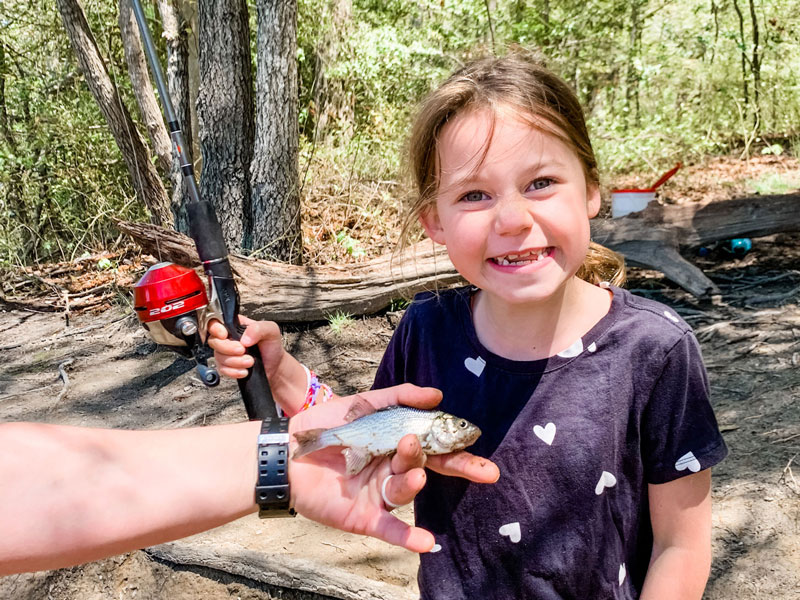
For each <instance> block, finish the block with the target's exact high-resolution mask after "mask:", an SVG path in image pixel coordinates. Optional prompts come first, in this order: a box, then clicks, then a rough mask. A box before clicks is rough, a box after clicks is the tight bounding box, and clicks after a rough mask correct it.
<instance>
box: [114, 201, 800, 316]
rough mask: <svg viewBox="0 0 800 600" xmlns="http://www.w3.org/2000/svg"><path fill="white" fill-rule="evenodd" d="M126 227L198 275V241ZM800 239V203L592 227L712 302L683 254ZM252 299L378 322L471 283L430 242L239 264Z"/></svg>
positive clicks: (744, 204)
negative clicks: (386, 312) (378, 315)
mask: <svg viewBox="0 0 800 600" xmlns="http://www.w3.org/2000/svg"><path fill="white" fill-rule="evenodd" d="M119 227H120V229H121V230H122V231H124V232H125V233H127V234H128V235H130V236H131V237H132V238H133V239H134V240H135V241H136V242H138V243H139V244H140V245H141V246H142V248H143V249H144V250H145V251H147V252H150V253H155V252H159V253H160V255H161V256H162V258H163V260H171V261H173V262H177V263H179V264H183V265H186V266H195V265H197V264H198V262H199V260H198V258H197V253H196V251H195V249H194V244H193V243H192V241H191V239H189V238H188V237H186V236H181V235H180V234H178V233H175V232H172V231H167V230H163V229H159V228H156V227H152V226H147V225H142V224H139V223H129V222H121V223H119ZM783 231H800V195H797V194H786V195H782V196H761V197H757V198H739V199H736V200H729V201H726V202H711V203H706V204H692V205H684V206H663V207H662V206H659V205H657V204H653V205H652V206H649V207H648V208H646V209H645V210H644V211H642V212H639V213H633V214H631V215H628V216H626V217H623V218H621V219H596V220H594V221H592V239H593V240H595V241H596V242H598V243H600V244H603V245H605V246H607V247H609V248H611V249H612V250H616V251H618V252H620V253H622V254H623V255H624V256H625V258H626V259H627V260H628V261H630V262H631V263H635V264H637V265H640V266H645V267H648V268H654V269H657V270H659V271H662V272H663V273H664V274H665V275H666V276H667V277H668V278H669V279H671V280H672V281H675V282H676V283H678V284H679V285H681V286H682V287H684V288H685V289H687V290H688V291H690V292H691V293H693V294H695V295H697V296H702V295H705V294H708V293H709V292H714V291H715V289H716V287H715V286H714V283H713V282H711V280H709V279H708V278H707V277H706V276H705V275H704V274H703V273H702V271H700V269H698V268H697V267H696V266H694V265H692V264H691V263H689V262H688V261H687V260H685V259H684V258H683V257H681V255H680V254H679V253H678V247H679V245H680V246H684V247H688V246H695V245H699V244H705V243H709V242H713V241H718V240H723V239H729V238H733V237H742V236H752V237H758V236H763V235H769V234H772V233H779V232H783ZM231 265H232V266H233V269H234V271H235V273H236V277H237V284H238V286H239V291H240V293H241V296H242V306H243V312H244V313H245V314H247V315H248V316H251V317H253V318H258V319H271V320H276V321H284V322H288V321H314V320H319V319H324V318H326V317H327V316H328V315H331V314H334V313H336V312H337V311H341V312H345V313H350V314H370V313H373V312H376V311H378V310H381V309H383V308H385V307H386V306H388V304H389V303H390V302H391V300H393V299H396V298H400V297H406V298H408V297H411V296H413V295H414V294H415V293H417V292H420V291H422V290H425V289H434V288H436V287H437V286H439V287H445V286H449V285H452V284H455V283H459V282H462V281H463V280H462V279H461V276H460V275H459V274H458V273H457V272H456V270H455V268H454V267H453V265H452V263H451V262H450V259H449V258H448V256H447V251H446V250H445V248H444V247H443V246H436V247H434V246H433V244H432V242H431V241H430V240H423V241H422V242H419V243H418V244H416V245H414V246H412V247H411V248H409V249H408V251H407V252H406V253H405V254H403V255H401V256H392V255H383V256H379V257H377V258H374V259H372V260H369V261H366V262H363V263H358V264H348V265H326V266H322V267H299V266H294V265H285V264H281V263H277V262H270V261H265V260H255V259H247V258H244V257H241V256H235V255H234V256H231Z"/></svg>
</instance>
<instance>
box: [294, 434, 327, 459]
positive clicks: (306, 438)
mask: <svg viewBox="0 0 800 600" xmlns="http://www.w3.org/2000/svg"><path fill="white" fill-rule="evenodd" d="M324 432H325V429H307V430H305V431H296V432H295V433H294V439H296V440H297V448H295V450H294V453H293V454H292V458H299V457H301V456H305V455H306V454H311V453H312V452H316V451H317V450H319V449H321V448H322V445H321V444H320V441H319V436H321V435H322V434H323V433H324Z"/></svg>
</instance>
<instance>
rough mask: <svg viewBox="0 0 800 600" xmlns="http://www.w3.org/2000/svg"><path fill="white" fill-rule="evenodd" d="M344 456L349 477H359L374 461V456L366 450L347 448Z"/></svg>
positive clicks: (343, 451) (343, 452)
mask: <svg viewBox="0 0 800 600" xmlns="http://www.w3.org/2000/svg"><path fill="white" fill-rule="evenodd" d="M342 454H344V462H345V467H346V469H347V474H348V475H358V474H359V473H360V472H361V470H362V469H363V468H364V467H366V466H367V463H369V461H371V460H372V455H371V454H370V453H369V452H367V451H366V450H365V449H364V448H345V449H344V450H342Z"/></svg>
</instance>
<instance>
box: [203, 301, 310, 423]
mask: <svg viewBox="0 0 800 600" xmlns="http://www.w3.org/2000/svg"><path fill="white" fill-rule="evenodd" d="M239 319H240V320H241V322H242V323H243V324H245V325H247V329H246V330H245V331H244V333H243V334H242V338H241V340H240V341H234V340H229V339H227V337H228V331H227V329H225V326H224V325H222V323H220V322H219V321H212V323H211V325H210V326H209V328H208V332H209V334H210V335H209V340H208V345H209V346H211V348H212V349H213V350H214V360H215V361H216V363H217V368H218V370H219V372H220V373H221V374H222V375H225V376H226V377H232V378H233V379H241V378H242V377H246V376H247V369H249V368H250V367H252V366H253V358H252V357H251V356H250V355H249V354H245V348H248V347H250V346H252V345H254V344H258V349H259V351H260V352H261V361H262V362H263V364H264V371H265V372H266V375H267V379H268V380H269V387H270V389H271V390H272V395H273V397H274V398H275V402H277V403H278V405H279V406H280V407H281V408H282V409H283V412H284V413H286V414H287V415H290V416H291V415H295V414H297V413H298V411H299V410H300V408H301V407H302V406H303V403H304V402H305V396H306V389H307V386H308V376H307V374H306V370H305V369H304V368H303V365H302V364H300V362H299V361H298V360H297V359H296V358H294V357H293V356H292V355H291V354H289V353H288V352H286V350H284V349H283V343H282V341H281V330H280V328H279V327H278V324H277V323H274V322H272V321H253V320H252V319H248V318H246V317H243V316H241V315H240V316H239Z"/></svg>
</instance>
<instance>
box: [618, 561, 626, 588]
mask: <svg viewBox="0 0 800 600" xmlns="http://www.w3.org/2000/svg"><path fill="white" fill-rule="evenodd" d="M626 574H627V569H625V563H622V564H621V565H620V566H619V584H620V585H622V582H623V581H625V575H626Z"/></svg>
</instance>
